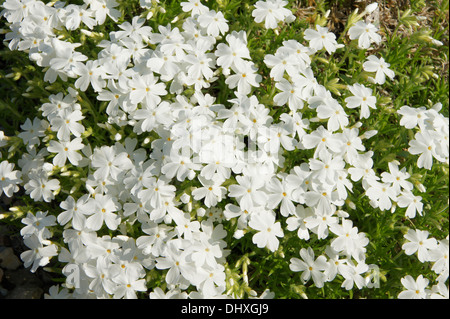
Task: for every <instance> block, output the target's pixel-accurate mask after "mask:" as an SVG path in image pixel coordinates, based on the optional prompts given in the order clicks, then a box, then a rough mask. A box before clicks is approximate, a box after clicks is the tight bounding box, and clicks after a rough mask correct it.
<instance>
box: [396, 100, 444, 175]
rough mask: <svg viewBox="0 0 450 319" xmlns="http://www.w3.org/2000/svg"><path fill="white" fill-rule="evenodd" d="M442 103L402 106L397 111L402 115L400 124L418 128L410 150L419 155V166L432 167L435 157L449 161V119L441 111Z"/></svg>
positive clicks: (410, 143) (409, 127)
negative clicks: (427, 106)
mask: <svg viewBox="0 0 450 319" xmlns="http://www.w3.org/2000/svg"><path fill="white" fill-rule="evenodd" d="M441 108H442V104H441V103H436V104H435V105H433V107H432V108H429V109H427V108H426V107H423V106H422V107H410V106H408V105H404V106H402V107H401V108H400V109H399V110H398V111H397V112H398V114H400V115H401V116H402V118H401V120H400V125H402V126H404V127H406V128H407V129H410V130H416V131H417V132H416V133H415V135H414V139H413V140H411V141H410V142H409V149H408V152H409V153H411V154H413V155H419V154H420V156H419V158H418V159H417V166H418V167H420V168H422V167H423V168H426V169H428V170H429V169H431V166H432V165H433V158H434V159H436V160H438V161H439V162H442V163H447V164H448V163H449V161H448V157H449V149H448V145H449V142H448V136H449V121H448V117H445V116H443V115H442V114H441V113H439V111H440V110H441Z"/></svg>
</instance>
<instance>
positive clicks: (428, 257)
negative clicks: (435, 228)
mask: <svg viewBox="0 0 450 319" xmlns="http://www.w3.org/2000/svg"><path fill="white" fill-rule="evenodd" d="M429 235H430V234H429V232H428V231H426V230H419V229H416V230H414V229H409V230H408V232H407V233H406V234H405V236H404V237H405V239H407V242H406V243H404V244H403V246H402V249H403V250H404V251H405V254H407V255H413V254H416V253H417V258H418V259H419V261H420V262H421V263H430V264H431V270H432V271H433V272H434V273H436V275H437V278H436V283H435V284H434V285H433V286H432V287H431V289H428V285H429V283H430V280H429V279H427V278H424V277H423V275H419V276H418V277H417V279H416V280H414V278H413V277H412V276H410V275H406V276H405V277H404V278H402V280H401V282H402V285H403V287H404V288H405V290H403V291H402V292H400V294H399V295H398V298H401V299H430V298H431V299H448V298H449V290H448V286H447V285H446V284H445V282H446V281H447V280H448V275H449V262H448V252H449V249H448V236H447V238H445V239H442V240H436V239H435V238H428V237H429Z"/></svg>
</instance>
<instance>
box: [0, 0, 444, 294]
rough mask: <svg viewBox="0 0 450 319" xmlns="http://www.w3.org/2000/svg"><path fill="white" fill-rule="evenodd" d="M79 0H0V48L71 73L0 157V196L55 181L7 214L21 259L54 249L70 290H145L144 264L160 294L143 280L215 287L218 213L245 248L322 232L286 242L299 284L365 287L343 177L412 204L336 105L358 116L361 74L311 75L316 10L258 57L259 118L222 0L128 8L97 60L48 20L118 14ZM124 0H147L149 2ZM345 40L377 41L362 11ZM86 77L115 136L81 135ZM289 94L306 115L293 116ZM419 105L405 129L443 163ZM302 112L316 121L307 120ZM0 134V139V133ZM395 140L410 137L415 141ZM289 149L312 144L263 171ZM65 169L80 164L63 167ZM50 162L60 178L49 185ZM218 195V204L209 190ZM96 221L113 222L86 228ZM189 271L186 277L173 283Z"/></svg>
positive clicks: (273, 6)
mask: <svg viewBox="0 0 450 319" xmlns="http://www.w3.org/2000/svg"><path fill="white" fill-rule="evenodd" d="M84 2H85V4H84V5H81V6H78V5H73V4H69V5H65V4H64V3H62V2H55V3H51V4H44V3H43V2H41V1H36V0H6V1H5V2H4V3H3V8H4V10H3V11H2V15H3V17H5V18H6V19H7V20H8V22H9V23H10V24H11V25H10V28H11V32H10V33H7V34H6V40H8V41H9V47H10V49H12V50H20V51H24V52H27V53H29V57H30V59H31V60H32V61H34V62H35V63H36V64H37V65H38V66H40V67H42V68H43V71H44V72H45V76H44V80H45V81H47V82H49V83H53V82H55V81H57V79H58V78H60V79H62V80H63V81H67V82H69V83H73V84H71V87H70V88H69V89H68V94H63V93H57V94H53V95H51V96H49V97H48V100H49V101H48V102H47V103H44V104H43V105H42V106H41V108H40V111H41V112H42V117H43V118H42V119H40V118H34V119H32V120H31V119H27V120H26V122H25V123H24V124H23V125H22V126H21V129H22V131H21V133H20V134H19V137H20V138H21V139H22V140H23V143H24V145H26V147H27V152H25V153H24V154H23V156H22V159H21V160H20V161H19V162H18V165H19V166H20V169H21V170H20V171H15V170H14V164H11V163H9V162H7V161H3V162H2V163H1V164H0V191H1V192H4V193H5V194H6V195H7V196H9V197H11V196H12V195H13V193H14V192H17V191H18V190H19V185H23V186H24V188H25V190H26V194H28V195H29V196H30V197H31V198H32V199H33V200H35V201H45V202H50V201H52V200H54V199H55V196H56V195H58V194H59V196H63V195H64V196H66V198H65V200H64V201H62V202H61V203H60V208H61V212H60V213H59V214H58V215H57V217H56V218H55V216H53V215H47V213H43V212H36V213H35V214H33V213H31V212H29V213H28V215H27V218H25V219H23V223H24V224H25V225H26V226H25V227H24V229H23V231H22V235H23V236H24V237H25V244H26V245H27V246H28V247H29V248H30V249H31V250H30V251H27V252H25V253H24V254H23V256H22V258H23V260H24V261H25V263H26V266H27V265H28V266H29V265H32V268H31V270H32V271H35V270H36V269H37V267H39V266H44V265H46V264H47V263H48V262H49V260H50V258H51V257H52V256H58V260H59V261H60V262H62V263H66V265H65V267H64V268H63V270H62V272H63V274H64V275H65V276H66V277H67V280H66V282H65V284H64V287H65V288H67V289H71V292H70V294H69V293H68V292H67V291H66V290H64V293H63V294H64V295H65V296H72V297H83V298H87V297H96V298H107V297H111V296H112V297H114V298H122V297H125V298H134V297H136V296H137V295H136V293H137V292H142V291H147V283H146V278H147V276H146V274H147V271H150V270H152V269H157V270H161V271H166V274H165V277H164V278H165V283H166V285H167V295H165V293H164V292H163V291H161V290H160V289H159V288H157V289H155V290H154V291H153V292H152V293H151V294H150V296H153V297H161V296H171V297H178V298H187V297H190V298H198V297H218V296H226V295H227V287H229V283H227V277H226V271H225V265H226V257H227V255H228V254H229V253H230V251H229V250H227V242H226V241H225V240H224V238H225V237H226V236H227V232H226V231H225V230H224V227H223V224H222V222H223V221H229V220H233V221H235V222H236V223H237V227H236V230H235V231H234V233H233V234H232V235H233V238H234V239H235V240H239V238H241V237H243V236H245V234H247V233H251V234H252V236H253V237H252V240H253V243H254V244H255V245H256V246H257V247H259V248H267V249H268V250H269V251H271V252H275V251H277V249H278V248H279V238H282V237H283V236H284V232H285V231H291V232H294V231H295V232H297V235H298V237H299V238H300V239H302V240H305V241H308V240H309V239H310V235H311V234H312V233H313V234H315V235H316V236H317V237H318V238H319V239H321V240H324V239H326V238H331V239H330V244H329V245H328V247H327V250H326V255H327V257H328V258H326V257H325V256H323V255H322V256H319V257H318V258H317V259H316V258H315V256H314V251H313V250H312V248H308V249H304V248H303V249H301V250H300V256H301V257H302V259H303V260H300V259H298V258H292V259H291V260H290V268H291V270H292V271H294V272H297V271H301V272H303V273H302V275H301V278H302V279H303V280H304V281H307V280H309V279H310V278H311V277H312V279H313V281H314V284H315V285H316V286H317V287H322V286H323V285H324V283H325V282H327V281H332V280H334V278H335V277H336V276H337V275H338V274H339V275H341V276H342V277H343V278H344V279H345V280H344V282H343V284H342V287H345V289H347V290H349V289H352V288H353V287H354V286H355V285H356V287H358V288H359V289H361V288H363V287H372V286H373V283H371V282H370V280H371V278H372V277H371V269H373V268H374V265H367V264H366V263H365V258H366V248H365V247H366V246H367V245H368V239H367V237H366V236H365V234H364V233H361V232H359V231H358V228H357V227H354V226H353V222H352V221H351V220H350V218H349V214H348V213H347V212H345V211H343V210H342V207H343V206H344V204H345V203H346V201H347V196H348V192H352V186H353V183H352V182H359V181H361V183H362V185H363V187H364V189H365V190H366V196H368V198H369V199H370V203H371V204H372V206H373V207H376V208H379V209H381V210H385V209H391V208H392V206H393V204H392V202H398V203H397V204H398V206H400V207H407V210H406V215H407V216H408V217H410V218H413V217H414V216H415V215H416V212H417V213H419V214H422V203H421V202H420V200H421V198H420V197H419V196H415V195H413V193H412V190H413V186H412V184H411V182H409V181H408V178H409V177H410V176H409V174H408V173H406V170H405V169H399V167H398V165H399V164H398V163H397V162H390V163H389V170H390V171H389V172H383V173H382V174H381V176H380V177H378V176H377V175H376V173H375V171H374V170H373V161H372V155H373V152H372V151H370V150H369V151H367V150H366V148H365V146H364V144H363V141H364V139H368V138H370V137H372V136H373V135H375V134H376V131H369V132H365V133H364V134H361V135H360V133H359V127H361V125H362V123H360V122H358V123H357V124H355V125H353V126H349V119H348V115H347V114H346V107H347V108H350V109H351V108H357V107H360V108H361V113H360V114H361V115H360V118H361V119H365V118H368V117H369V116H370V111H369V108H372V109H376V97H375V96H373V95H372V90H371V89H370V88H367V87H365V86H364V85H363V84H360V83H354V84H353V85H352V86H349V87H348V90H349V91H350V92H351V94H352V95H353V96H350V97H348V98H347V99H346V100H345V102H346V106H343V105H341V104H340V103H339V102H338V101H337V100H336V99H335V98H333V96H332V93H331V92H330V91H329V90H327V89H326V88H325V87H324V86H323V85H321V84H320V83H318V81H317V80H316V78H315V75H314V73H313V69H312V68H311V56H313V55H314V54H315V53H316V52H318V51H321V50H323V49H325V50H326V51H327V52H328V53H329V54H332V53H333V52H335V51H336V50H338V49H339V48H342V47H343V45H341V44H338V43H337V42H336V36H335V35H334V34H333V33H331V32H329V31H328V29H327V28H324V27H320V26H316V30H313V29H308V30H306V31H305V39H306V40H308V41H309V44H308V45H306V44H301V43H300V42H298V41H296V40H286V41H284V42H283V44H282V46H281V47H280V48H278V50H277V51H276V52H274V53H273V54H270V53H268V54H267V55H266V56H265V58H264V63H265V64H266V65H267V67H269V68H270V70H271V71H270V77H272V78H273V80H274V81H275V86H276V88H277V89H278V90H279V92H278V93H277V94H276V95H275V97H274V103H275V104H276V105H278V106H287V107H288V109H289V110H290V112H288V113H284V114H282V115H281V116H280V121H276V120H275V119H274V118H273V117H272V116H271V115H270V114H269V113H270V109H269V108H268V107H267V106H265V105H263V104H261V103H260V101H259V99H258V96H257V95H255V94H253V91H254V89H255V88H257V87H259V85H260V82H261V80H262V77H261V75H260V74H259V73H258V68H257V67H256V64H255V63H254V62H253V61H252V58H251V56H250V51H249V49H248V48H247V34H246V32H245V31H239V32H237V31H232V32H229V25H228V21H227V20H226V19H225V17H224V15H223V13H222V12H216V11H214V10H210V9H209V8H208V7H207V6H205V5H203V4H202V3H200V1H198V0H189V1H186V2H182V3H181V7H182V10H183V11H184V12H186V13H189V15H188V17H187V18H186V19H185V20H184V21H183V22H182V27H180V28H178V27H172V26H171V25H167V26H162V25H161V26H159V27H158V30H152V28H150V27H149V26H146V25H145V24H146V19H145V18H142V17H134V18H133V19H132V21H131V23H130V22H124V23H122V24H120V25H119V26H118V27H119V28H120V30H118V31H111V32H110V33H109V35H108V36H104V37H103V40H102V41H101V42H99V43H98V48H99V52H98V54H97V58H96V59H91V58H90V57H88V56H86V55H84V54H82V53H81V52H79V51H76V50H77V49H80V51H81V49H82V46H81V43H71V42H68V41H65V40H64V38H63V37H60V36H59V34H60V32H59V31H63V30H66V31H72V30H76V29H79V28H82V27H84V26H86V27H87V28H88V29H91V30H92V29H93V28H94V26H96V25H100V24H103V23H104V21H105V19H106V18H107V17H109V18H111V19H113V20H114V21H117V20H118V18H119V17H120V12H119V11H118V10H117V9H116V7H117V6H118V4H117V3H116V2H115V1H114V0H85V1H84ZM141 5H142V7H143V8H150V7H151V6H152V4H151V3H150V1H141ZM153 5H155V3H153ZM286 5H287V1H282V0H271V1H258V2H257V3H256V4H255V10H254V11H253V16H254V17H255V21H256V22H262V21H263V20H264V21H265V26H266V28H276V27H277V25H278V23H280V22H289V21H290V20H291V19H293V15H292V13H291V11H290V10H288V9H286V8H285V6H286ZM83 32H84V33H85V34H87V35H88V36H89V35H91V33H90V31H88V30H83ZM350 39H352V40H358V41H359V42H358V43H359V46H360V47H361V48H367V47H368V46H369V45H370V44H371V43H376V44H377V43H379V37H378V35H377V34H376V30H375V29H374V27H373V26H371V25H366V24H364V25H362V24H358V25H356V26H355V29H351V32H350ZM388 67H389V64H387V63H386V62H385V61H384V59H383V58H380V59H378V58H377V57H375V56H369V57H368V61H367V62H366V63H364V69H365V71H367V72H373V73H375V78H374V80H373V82H374V83H378V84H383V83H384V82H385V77H386V76H388V77H389V78H391V79H393V78H394V73H393V71H392V70H390V69H389V68H388ZM220 79H225V80H224V81H223V82H224V84H225V85H226V87H227V88H228V89H229V92H232V93H234V96H233V97H231V98H230V99H229V101H228V103H229V104H228V105H224V104H217V103H215V102H216V97H215V96H214V94H215V93H214V92H217V89H216V88H215V86H214V85H215V84H216V83H217V82H218V81H219V80H220ZM368 84H372V83H370V82H369V83H368ZM90 89H92V90H93V91H94V92H95V93H96V94H97V99H98V101H100V102H104V103H106V104H107V106H106V109H105V112H106V114H107V118H108V119H107V122H106V123H98V125H99V126H100V127H102V128H103V129H104V130H110V129H111V127H113V126H114V127H118V128H127V127H131V129H132V131H133V132H134V133H135V134H136V136H137V137H138V138H130V137H126V138H125V137H123V136H122V135H121V134H115V136H114V138H115V142H113V143H111V145H107V144H104V145H102V144H100V145H99V144H98V141H96V140H95V137H92V136H90V135H89V134H90V130H92V128H86V127H85V123H86V121H85V119H86V117H89V116H91V115H92V116H93V114H95V112H97V110H92V109H90V110H88V112H86V107H85V106H84V104H83V103H89V101H86V99H85V98H84V95H83V94H84V93H83V92H85V91H87V90H90ZM205 91H207V92H208V93H206V92H205ZM306 108H308V109H310V110H312V111H314V112H316V115H317V118H315V119H314V120H313V119H311V120H308V119H306V118H303V117H302V115H303V114H302V113H303V110H305V109H306ZM413 111H414V112H415V111H416V109H413ZM411 112H412V111H411ZM405 114H406V113H405ZM421 114H423V120H420V121H418V120H417V119H416V123H418V124H419V126H420V128H421V130H422V131H421V133H420V134H425V133H423V132H425V129H426V130H427V131H426V132H429V131H430V130H433V132H436V134H434V133H433V134H434V135H433V138H426V137H422V139H424V141H426V142H427V143H429V142H430V141H436V144H433V146H434V145H436V147H433V149H432V151H431V152H433V153H432V154H433V156H435V157H436V158H438V159H444V157H442V156H441V155H442V153H443V152H445V150H446V152H447V156H446V160H447V163H448V132H447V133H445V132H444V126H445V123H447V124H446V125H447V128H448V118H447V119H446V118H444V117H443V116H442V115H440V114H439V113H438V112H437V111H436V110H434V113H433V112H431V111H429V112H428V113H426V112H425V111H424V112H423V113H421ZM402 115H403V114H402ZM405 116H406V115H405ZM318 121H322V122H324V123H326V125H317V126H316V125H315V123H316V122H318ZM411 121H412V120H411ZM411 121H409V120H408V121H407V122H408V123H407V124H408V125H410V124H411ZM445 121H447V122H445ZM405 123H406V122H405ZM313 124H314V125H313ZM402 124H403V123H402ZM313 127H315V128H313ZM0 133H1V132H0ZM418 134H419V133H418ZM445 134H447V135H445ZM155 136H156V137H155ZM420 136H422V135H420ZM445 136H446V137H445ZM151 137H152V138H151ZM416 139H417V140H420V139H419V138H418V137H417V138H416ZM3 140H4V138H3V137H2V139H1V140H0V143H2V144H0V146H2V145H6V143H7V142H6V143H4V142H3ZM89 140H90V141H92V145H91V144H90V143H89V142H88V141H89ZM138 140H144V142H143V143H140V144H139V143H138ZM437 141H439V145H440V146H439V147H438V146H437V145H438V143H437ZM433 143H434V142H433ZM411 146H412V148H411V149H410V151H411V152H413V150H416V149H418V146H417V145H411ZM445 147H446V149H445ZM294 150H304V151H307V150H312V151H313V152H314V155H313V157H312V158H310V159H309V160H308V161H307V162H304V163H302V164H300V165H298V166H294V167H291V168H289V171H287V172H281V169H283V168H284V161H285V155H284V154H286V152H289V151H294ZM430 154H431V153H430ZM435 154H436V155H435ZM422 162H423V161H422ZM427 163H428V162H427ZM427 165H428V164H427ZM430 165H431V163H430ZM78 167H79V168H82V169H83V170H84V171H85V175H84V177H82V176H80V172H79V171H76V170H74V169H73V168H78ZM419 167H422V166H421V165H420V164H419ZM426 167H428V166H426ZM59 174H60V176H61V177H64V176H69V177H71V178H72V179H73V183H72V184H71V185H70V186H69V187H68V188H67V189H64V187H66V186H63V185H62V184H60V180H59V179H58V175H59ZM380 179H381V182H380ZM191 182H192V183H191ZM180 185H183V186H182V187H180ZM186 185H187V186H186ZM195 185H197V186H195ZM78 191H81V192H83V193H84V195H83V196H81V197H79V198H74V197H73V196H72V195H71V194H74V193H76V192H78ZM0 194H1V193H0ZM225 199H226V204H225V205H224V209H222V208H220V207H221V206H220V205H218V204H219V203H222V202H223V201H225ZM202 205H204V207H200V206H202ZM281 218H284V219H285V221H286V223H287V228H286V229H283V227H282V223H281ZM56 221H57V222H58V224H59V225H60V226H64V231H63V233H62V236H63V241H64V244H65V246H64V245H62V244H58V245H61V246H57V245H56V244H55V243H52V242H51V241H50V238H51V234H52V232H51V229H52V227H54V226H56V225H57V224H56ZM130 225H134V226H136V225H138V226H139V227H138V228H139V230H140V233H139V235H138V236H137V237H134V236H133V234H131V233H129V232H128V227H129V226H130ZM105 229H107V230H109V231H110V232H111V234H116V235H114V236H112V235H99V233H101V231H102V230H105ZM363 276H365V277H363ZM189 287H191V288H195V290H196V291H194V292H191V293H190V294H189V295H188V294H187V293H186V292H185V290H187V289H188V288H189ZM53 292H54V293H55V294H58V293H59V292H58V291H53ZM228 295H230V293H228ZM232 296H233V297H236V296H234V295H232Z"/></svg>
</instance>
